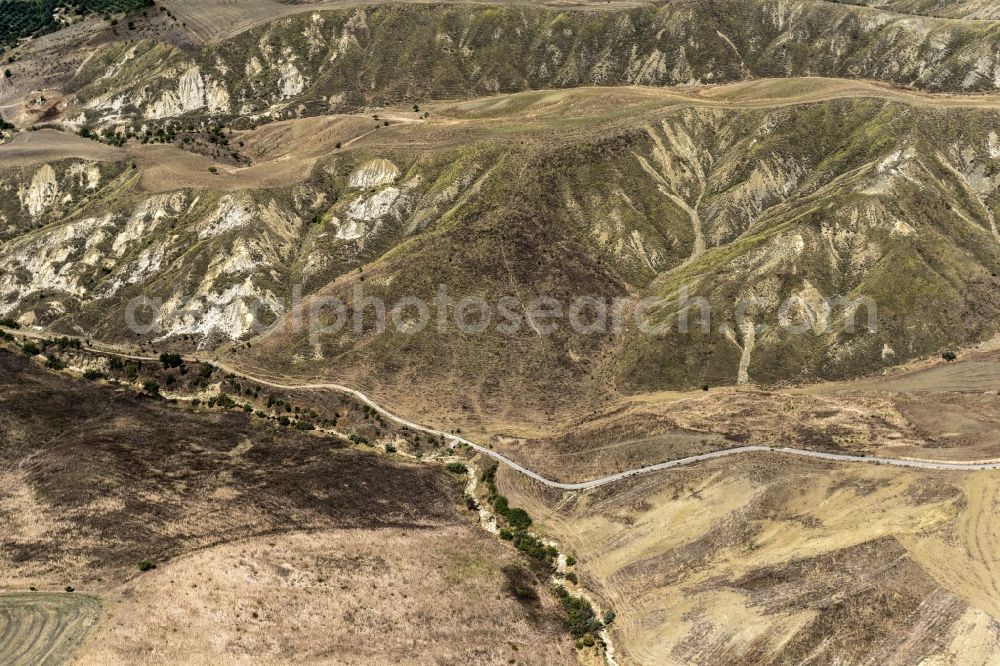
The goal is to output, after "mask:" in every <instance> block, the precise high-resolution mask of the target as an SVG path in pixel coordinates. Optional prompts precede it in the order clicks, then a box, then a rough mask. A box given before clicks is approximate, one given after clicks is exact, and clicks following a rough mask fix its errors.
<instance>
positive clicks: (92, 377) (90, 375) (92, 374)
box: [83, 368, 105, 382]
mask: <svg viewBox="0 0 1000 666" xmlns="http://www.w3.org/2000/svg"><path fill="white" fill-rule="evenodd" d="M104 377H105V375H104V373H103V372H101V371H100V370H94V369H93V368H91V369H89V370H86V371H84V373H83V378H84V379H86V380H88V381H92V382H96V381H97V380H98V379H104Z"/></svg>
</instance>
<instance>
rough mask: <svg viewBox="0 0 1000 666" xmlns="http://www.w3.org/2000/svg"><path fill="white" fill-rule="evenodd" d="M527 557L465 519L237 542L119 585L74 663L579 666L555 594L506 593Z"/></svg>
mask: <svg viewBox="0 0 1000 666" xmlns="http://www.w3.org/2000/svg"><path fill="white" fill-rule="evenodd" d="M517 566H519V564H518V562H517V558H516V557H515V556H514V554H513V553H512V552H510V550H509V549H503V548H502V547H499V546H498V544H497V543H496V542H495V541H494V540H493V539H491V537H490V536H489V535H488V534H486V533H485V532H481V531H478V528H475V527H473V526H471V525H460V524H456V525H452V526H448V527H443V528H439V529H433V530H431V529H422V530H421V529H417V530H412V529H401V528H387V529H381V530H371V529H350V530H322V531H316V532H308V533H307V532H292V533H288V534H280V535H275V536H272V537H266V538H257V539H250V540H241V541H234V542H231V543H227V544H223V545H219V546H215V547H212V548H208V549H205V550H199V551H196V552H194V553H192V554H190V555H185V556H183V557H180V558H178V559H176V560H172V561H170V562H169V563H166V564H165V565H162V566H160V567H158V568H157V569H156V570H155V571H151V572H148V573H147V574H144V575H142V576H140V577H138V578H136V579H134V580H132V581H130V582H128V583H127V584H125V585H124V586H121V587H120V588H118V589H116V590H114V591H111V592H109V594H108V597H107V599H106V601H105V603H104V613H105V617H104V618H103V620H102V622H101V624H100V625H99V626H98V627H97V628H96V629H95V630H94V631H93V633H92V634H91V635H90V638H89V640H88V642H87V643H86V645H84V647H83V648H82V650H81V651H80V652H79V653H78V654H77V656H76V658H75V659H74V660H73V663H78V664H164V663H173V664H180V663H184V664H206V665H207V664H219V663H227V664H259V663H269V664H293V663H336V664H357V665H359V666H361V665H363V664H396V663H409V664H456V665H459V664H469V663H476V664H507V663H518V664H571V663H574V661H575V659H574V657H573V649H572V644H571V643H570V641H569V640H568V637H567V636H566V635H565V634H563V632H562V626H561V624H560V623H559V621H558V615H556V611H555V609H554V608H553V604H554V602H553V601H552V600H551V598H550V596H549V595H548V594H544V595H543V597H542V598H543V603H542V604H540V605H538V606H527V607H523V606H521V604H520V603H519V602H518V601H517V600H515V599H513V598H512V597H511V596H510V595H509V594H508V593H507V591H506V590H505V584H506V583H505V581H506V579H505V575H504V573H503V569H504V567H517ZM511 660H513V661H511Z"/></svg>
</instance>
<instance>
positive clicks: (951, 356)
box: [941, 351, 958, 363]
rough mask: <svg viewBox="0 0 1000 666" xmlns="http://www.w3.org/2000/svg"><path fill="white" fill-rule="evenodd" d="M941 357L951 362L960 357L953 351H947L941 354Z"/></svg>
mask: <svg viewBox="0 0 1000 666" xmlns="http://www.w3.org/2000/svg"><path fill="white" fill-rule="evenodd" d="M941 358H943V359H944V360H946V361H948V362H949V363H951V362H952V361H954V360H955V359H957V358H958V355H957V354H956V353H955V352H953V351H946V352H945V353H943V354H941Z"/></svg>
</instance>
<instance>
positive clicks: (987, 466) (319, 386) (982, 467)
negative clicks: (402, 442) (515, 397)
mask: <svg viewBox="0 0 1000 666" xmlns="http://www.w3.org/2000/svg"><path fill="white" fill-rule="evenodd" d="M0 330H6V331H7V332H8V333H12V334H14V335H20V336H22V337H28V338H33V339H38V340H49V339H51V338H52V337H53V336H51V335H46V334H43V333H35V332H32V331H23V330H12V329H3V328H2V327H0ZM66 337H71V338H74V339H77V340H80V341H81V342H83V343H84V346H85V348H87V349H89V350H90V351H94V352H98V353H102V354H110V355H113V356H118V357H121V358H125V359H131V360H137V361H158V360H159V359H158V358H157V357H155V356H141V355H135V354H129V353H126V352H121V351H115V350H113V349H109V348H104V349H102V348H101V345H99V344H98V345H94V344H93V343H90V344H87V341H86V339H85V338H81V337H75V336H66ZM182 356H183V358H184V359H185V360H187V361H190V362H199V363H211V364H212V365H214V366H215V367H217V368H219V369H220V370H222V371H223V372H227V373H229V374H231V375H234V376H236V377H241V378H243V379H247V380H249V381H252V382H256V383H258V384H260V385H262V386H270V387H271V388H276V389H280V390H282V391H295V390H320V391H336V392H338V393H343V394H345V395H349V396H351V397H353V398H356V399H357V400H359V401H361V402H363V403H365V404H366V405H368V406H369V407H371V408H372V409H374V410H375V411H376V412H378V413H379V414H381V415H382V416H384V417H385V418H387V419H389V420H390V421H392V422H394V423H397V424H399V425H401V426H403V427H405V428H409V429H410V430H415V431H417V432H422V433H425V434H428V435H432V436H434V437H438V438H444V439H445V440H446V441H449V442H450V444H451V446H452V447H454V446H457V445H459V444H465V445H467V446H469V447H471V448H473V449H475V450H476V451H478V452H479V453H482V454H483V455H485V456H489V457H490V458H493V459H494V460H496V461H497V462H500V463H502V464H504V465H507V466H508V467H510V468H511V469H513V470H516V471H518V472H520V473H521V474H524V475H525V476H527V477H529V478H531V479H534V480H535V481H538V482H539V483H541V484H543V485H545V486H548V487H549V488H558V489H559V490H589V489H591V488H598V487H600V486H605V485H608V484H609V483H615V482H616V481H622V480H623V479H628V478H631V477H633V476H639V475H640V474H651V473H653V472H661V471H663V470H668V469H671V468H674V467H683V466H685V465H692V464H694V463H698V462H702V461H705V460H714V459H715V458H725V457H726V456H736V455H742V454H745V453H758V452H766V453H776V454H779V455H793V456H802V457H804V458H816V459H819V460H829V461H832V462H850V463H867V464H869V465H892V466H894V467H910V468H915V469H930V470H945V471H949V472H980V471H986V470H1000V460H995V461H990V462H982V463H948V462H941V461H936V460H920V459H913V458H883V457H879V456H853V455H848V454H844V453H825V452H823V451H808V450H806V449H796V448H792V447H771V446H738V447H735V448H731V449H720V450H718V451H711V452H709V453H701V454H698V455H695V456H688V457H686V458H678V459H676V460H669V461H667V462H662V463H658V464H655V465H647V466H646V467H637V468H635V469H630V470H626V471H624V472H618V473H617V474H611V475H608V476H602V477H600V478H598V479H593V480H591V481H581V482H579V483H563V482H560V481H553V480H551V479H547V478H545V477H544V476H542V475H541V474H539V473H538V472H534V471H532V470H530V469H528V468H526V467H523V466H521V465H519V464H518V463H516V462H514V461H513V460H511V459H510V458H508V457H507V456H505V455H503V454H501V453H497V452H496V451H494V450H493V449H490V448H487V447H485V446H481V445H479V444H476V443H475V442H472V441H470V440H468V439H466V438H464V437H460V436H458V435H455V434H452V433H447V432H443V431H441V430H436V429H434V428H429V427H427V426H423V425H420V424H419V423H414V422H412V421H408V420H406V419H404V418H403V417H401V416H397V415H396V414H393V413H392V412H390V411H389V410H387V409H386V408H384V407H382V406H381V405H379V404H378V403H376V402H375V401H374V400H372V399H371V398H370V397H368V396H367V395H365V394H364V393H362V392H361V391H358V390H357V389H353V388H351V387H349V386H344V385H342V384H334V383H329V382H323V383H313V384H308V383H306V384H282V383H279V382H273V381H271V380H268V379H263V378H261V377H256V376H254V375H252V374H249V373H247V372H244V371H243V370H239V369H238V368H234V367H232V366H230V365H228V364H226V363H224V362H221V361H218V360H216V359H213V358H209V357H200V356H197V355H189V354H185V355H182Z"/></svg>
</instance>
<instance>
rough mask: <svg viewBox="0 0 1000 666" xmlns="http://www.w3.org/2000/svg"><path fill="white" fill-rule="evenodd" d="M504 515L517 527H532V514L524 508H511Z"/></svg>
mask: <svg viewBox="0 0 1000 666" xmlns="http://www.w3.org/2000/svg"><path fill="white" fill-rule="evenodd" d="M504 517H505V518H506V519H507V522H508V523H510V524H511V526H512V527H514V528H515V529H519V530H526V529H528V528H529V527H531V516H529V515H528V512H527V511H525V510H524V509H511V510H510V511H508V512H507V513H506V514H505V515H504Z"/></svg>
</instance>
